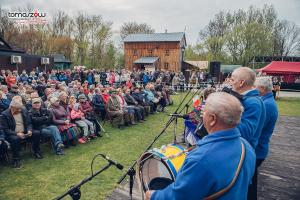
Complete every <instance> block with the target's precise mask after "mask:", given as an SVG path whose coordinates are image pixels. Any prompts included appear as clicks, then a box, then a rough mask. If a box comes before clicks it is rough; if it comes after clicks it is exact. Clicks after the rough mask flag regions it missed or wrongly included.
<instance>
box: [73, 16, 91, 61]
mask: <svg viewBox="0 0 300 200" xmlns="http://www.w3.org/2000/svg"><path fill="white" fill-rule="evenodd" d="M74 23H75V44H76V53H77V64H80V65H85V64H86V56H87V50H88V46H89V41H88V32H89V31H90V18H89V16H88V15H86V14H85V13H81V12H79V13H78V14H77V16H76V17H75V20H74Z"/></svg>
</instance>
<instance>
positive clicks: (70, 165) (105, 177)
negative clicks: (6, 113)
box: [0, 95, 183, 200]
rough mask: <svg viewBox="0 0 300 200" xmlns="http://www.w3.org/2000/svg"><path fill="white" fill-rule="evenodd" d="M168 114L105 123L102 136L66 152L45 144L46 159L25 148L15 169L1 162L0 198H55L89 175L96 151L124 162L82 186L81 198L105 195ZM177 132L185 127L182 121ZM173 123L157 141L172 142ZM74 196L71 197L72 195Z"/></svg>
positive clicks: (99, 162) (100, 161) (100, 162)
mask: <svg viewBox="0 0 300 200" xmlns="http://www.w3.org/2000/svg"><path fill="white" fill-rule="evenodd" d="M181 98H183V95H177V96H176V97H175V98H174V99H175V104H174V105H173V106H169V107H168V111H167V112H168V113H171V112H172V111H174V110H175V109H176V107H177V105H178V102H179V100H180V99H181ZM168 119H169V116H167V115H166V113H158V114H154V115H150V116H149V117H148V118H147V121H146V122H144V123H143V124H141V123H140V124H138V125H136V126H133V127H128V128H125V129H124V130H119V129H115V128H111V125H110V124H108V123H106V124H105V126H104V128H105V129H106V131H107V132H108V133H107V134H105V135H104V136H103V137H102V138H98V139H96V140H92V141H91V142H89V143H88V144H84V145H78V146H76V147H71V148H69V149H66V150H65V154H66V155H64V156H56V155H54V154H53V153H52V152H51V151H50V146H48V145H43V146H42V151H43V155H44V159H43V160H35V159H33V158H32V157H31V155H30V153H29V150H28V149H27V150H25V151H23V152H22V153H23V156H22V158H23V160H22V168H21V169H20V170H15V169H12V168H10V166H4V167H3V166H0V177H1V178H0V199H1V200H2V199H6V200H9V199H14V200H15V199H53V198H54V197H56V196H58V195H60V194H62V193H63V192H65V191H66V190H67V189H68V187H69V186H71V185H74V184H77V183H78V182H79V181H81V180H82V179H83V178H85V177H87V176H89V175H90V173H91V172H90V162H91V160H92V158H93V156H94V155H95V154H97V153H104V154H107V155H109V157H110V158H111V159H113V160H116V161H118V162H120V163H121V164H123V165H124V166H125V168H124V169H123V171H122V172H121V171H119V170H117V169H116V168H115V167H111V168H110V169H108V170H107V171H105V172H104V173H102V174H100V175H98V176H97V177H96V178H94V179H93V180H92V181H90V182H89V183H87V184H85V185H84V186H82V188H81V191H82V199H104V198H105V196H106V195H107V194H108V193H109V192H111V191H112V190H113V189H114V187H115V186H116V182H117V181H118V180H119V178H120V177H121V175H122V174H123V173H124V172H125V171H126V170H127V169H128V167H129V166H130V165H131V164H132V163H133V162H134V160H136V159H137V158H138V156H139V155H140V154H141V153H142V152H143V151H144V149H145V148H146V147H147V146H148V144H149V143H150V142H151V141H152V140H153V139H154V137H155V136H156V135H157V134H158V133H159V132H160V131H161V130H162V128H163V127H164V124H165V123H166V122H167V121H168ZM179 124H180V126H179V129H178V133H179V132H182V131H183V125H182V124H183V123H182V121H179ZM173 127H174V126H173V124H172V125H171V126H170V127H169V128H168V129H167V131H166V132H165V134H163V135H162V137H161V138H160V139H159V140H158V142H157V143H156V144H155V145H154V146H155V147H160V146H161V145H164V144H168V143H171V142H172V139H173ZM105 164H106V162H105V161H104V160H103V159H101V158H99V159H97V160H96V162H95V165H94V166H95V167H94V169H100V168H101V167H102V166H104V165H105ZM69 199H71V198H69Z"/></svg>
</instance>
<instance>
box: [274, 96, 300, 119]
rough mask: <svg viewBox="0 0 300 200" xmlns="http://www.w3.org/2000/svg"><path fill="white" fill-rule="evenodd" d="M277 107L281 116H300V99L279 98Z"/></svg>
mask: <svg viewBox="0 0 300 200" xmlns="http://www.w3.org/2000/svg"><path fill="white" fill-rule="evenodd" d="M277 105H278V108H279V114H280V115H287V116H300V98H292V97H290V98H279V99H278V100H277Z"/></svg>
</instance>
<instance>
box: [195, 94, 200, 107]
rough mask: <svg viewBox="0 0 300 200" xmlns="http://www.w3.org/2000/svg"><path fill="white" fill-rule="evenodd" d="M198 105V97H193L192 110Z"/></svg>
mask: <svg viewBox="0 0 300 200" xmlns="http://www.w3.org/2000/svg"><path fill="white" fill-rule="evenodd" d="M200 103H201V101H200V97H199V95H196V96H194V98H193V106H194V108H196V107H197V106H199V105H200Z"/></svg>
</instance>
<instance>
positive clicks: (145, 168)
mask: <svg viewBox="0 0 300 200" xmlns="http://www.w3.org/2000/svg"><path fill="white" fill-rule="evenodd" d="M143 158H145V160H143V159H142V163H141V166H140V178H141V181H142V185H143V189H144V190H145V191H146V190H149V189H150V190H155V189H163V188H165V187H166V186H168V185H169V184H170V183H172V182H174V177H173V176H172V172H171V171H170V169H169V167H168V165H167V164H166V163H165V162H164V161H162V160H161V159H160V158H159V157H157V156H156V155H154V154H152V153H147V154H145V155H144V156H143Z"/></svg>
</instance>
